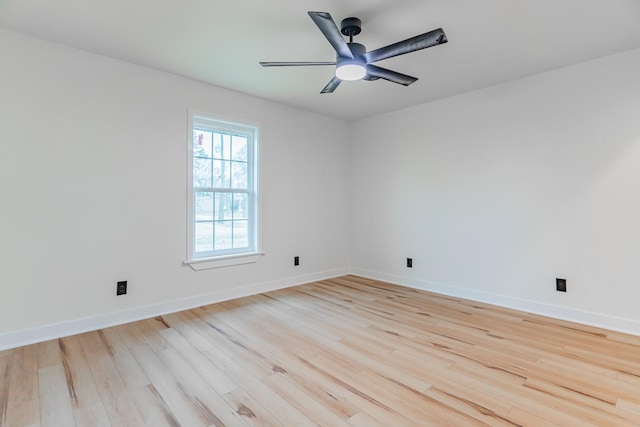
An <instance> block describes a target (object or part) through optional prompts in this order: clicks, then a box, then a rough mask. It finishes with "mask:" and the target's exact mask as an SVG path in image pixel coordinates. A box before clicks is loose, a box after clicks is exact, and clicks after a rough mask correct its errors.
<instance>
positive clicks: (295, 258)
mask: <svg viewBox="0 0 640 427" xmlns="http://www.w3.org/2000/svg"><path fill="white" fill-rule="evenodd" d="M293 265H294V266H298V265H300V257H299V256H294V257H293Z"/></svg>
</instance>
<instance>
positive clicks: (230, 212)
mask: <svg viewBox="0 0 640 427" xmlns="http://www.w3.org/2000/svg"><path fill="white" fill-rule="evenodd" d="M190 119H191V123H190V126H189V128H190V132H189V133H190V135H189V172H190V173H189V175H190V176H189V178H188V179H189V201H188V204H189V205H188V212H189V238H188V239H187V240H188V245H189V247H188V261H187V262H188V263H189V264H190V265H191V266H192V267H194V263H197V262H199V261H211V260H214V261H215V260H221V259H222V260H223V261H224V262H222V263H217V264H215V265H210V266H205V267H202V266H201V268H212V267H219V266H224V265H231V264H239V263H245V262H255V261H257V259H258V257H259V253H258V221H257V218H258V212H257V206H258V203H257V202H258V196H257V166H256V165H257V161H256V160H257V159H256V157H257V137H258V129H257V128H256V127H253V126H247V125H244V124H239V123H232V122H229V121H224V120H219V119H216V118H212V117H208V116H206V115H201V114H197V113H190ZM254 258H255V259H254ZM234 259H235V261H234ZM194 268H196V269H199V268H197V267H194Z"/></svg>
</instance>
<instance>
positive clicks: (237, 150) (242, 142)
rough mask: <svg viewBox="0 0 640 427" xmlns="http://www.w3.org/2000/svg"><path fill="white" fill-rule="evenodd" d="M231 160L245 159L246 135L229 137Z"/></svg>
mask: <svg viewBox="0 0 640 427" xmlns="http://www.w3.org/2000/svg"><path fill="white" fill-rule="evenodd" d="M231 160H241V161H244V162H246V161H247V137H246V136H241V135H233V138H232V139H231Z"/></svg>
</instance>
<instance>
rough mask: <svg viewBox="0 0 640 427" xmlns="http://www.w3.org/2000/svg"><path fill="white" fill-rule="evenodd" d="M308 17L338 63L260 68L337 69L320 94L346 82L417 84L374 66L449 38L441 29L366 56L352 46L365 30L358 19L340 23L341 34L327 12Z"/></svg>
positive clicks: (268, 64)
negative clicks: (300, 67) (313, 67)
mask: <svg viewBox="0 0 640 427" xmlns="http://www.w3.org/2000/svg"><path fill="white" fill-rule="evenodd" d="M309 16H310V17H311V19H313V22H315V23H316V25H317V26H318V28H320V31H322V34H324V36H325V37H326V38H327V40H328V41H329V43H331V46H333V48H334V49H335V51H336V54H337V56H336V60H335V62H260V65H262V66H263V67H298V66H309V65H335V66H336V73H335V76H334V77H333V78H332V79H331V81H329V83H328V84H327V85H326V86H325V87H324V89H322V91H321V92H320V93H331V92H333V91H334V90H336V88H337V87H338V85H340V83H341V82H342V81H343V80H360V79H363V80H378V79H384V80H388V81H390V82H393V83H398V84H401V85H403V86H409V85H410V84H411V83H413V82H415V81H416V80H418V79H417V77H411V76H408V75H406V74H402V73H398V72H396V71H392V70H388V69H386V68H382V67H378V66H376V65H373V63H374V62H378V61H382V60H383V59H387V58H392V57H394V56H398V55H404V54H405V53H411V52H415V51H416V50H420V49H426V48H428V47H432V46H437V45H440V44H444V43H446V42H447V35H446V34H445V33H444V31H443V30H442V28H438V29H437V30H433V31H429V32H428V33H424V34H420V35H418V36H415V37H411V38H409V39H406V40H403V41H400V42H397V43H393V44H390V45H388V46H385V47H381V48H379V49H375V50H372V51H369V52H367V49H366V48H365V47H364V45H361V44H360V43H354V42H353V36H357V35H358V34H360V31H361V30H362V23H361V21H360V20H359V19H358V18H346V19H343V20H342V22H341V23H340V30H338V27H337V26H336V23H335V22H334V21H333V18H331V15H330V14H329V13H327V12H309ZM340 33H342V34H344V35H345V36H348V37H349V43H347V42H345V40H344V38H343V37H342V35H341V34H340Z"/></svg>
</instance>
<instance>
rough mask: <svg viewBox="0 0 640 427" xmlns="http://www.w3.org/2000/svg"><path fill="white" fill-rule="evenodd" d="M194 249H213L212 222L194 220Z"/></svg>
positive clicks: (209, 250)
mask: <svg viewBox="0 0 640 427" xmlns="http://www.w3.org/2000/svg"><path fill="white" fill-rule="evenodd" d="M194 237H195V239H194V240H195V251H196V252H211V251H212V250H213V222H196V230H195V236H194Z"/></svg>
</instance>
